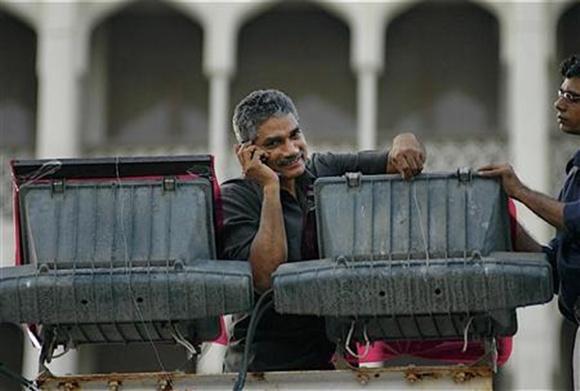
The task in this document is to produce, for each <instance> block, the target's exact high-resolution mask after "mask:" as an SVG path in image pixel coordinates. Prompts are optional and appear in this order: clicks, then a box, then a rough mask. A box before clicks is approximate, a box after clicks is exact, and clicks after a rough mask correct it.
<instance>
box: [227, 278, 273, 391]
mask: <svg viewBox="0 0 580 391" xmlns="http://www.w3.org/2000/svg"><path fill="white" fill-rule="evenodd" d="M272 292H273V290H272V289H268V290H267V291H266V292H264V293H263V294H262V296H260V298H259V299H258V302H257V303H256V305H255V306H254V309H253V310H252V315H251V316H250V324H249V325H248V330H247V331H246V340H245V346H244V356H243V357H242V363H241V365H240V370H239V372H238V378H237V379H236V382H235V384H234V388H233V390H234V391H241V390H243V388H244V385H245V384H246V376H247V374H248V361H249V358H250V349H251V346H252V342H253V341H254V334H255V333H256V328H257V326H258V322H259V321H260V319H261V318H262V316H264V313H265V312H266V311H267V310H268V309H270V308H272V306H273V305H274V303H273V302H272V301H268V302H266V303H265V304H264V306H263V307H262V304H263V303H264V302H265V301H266V299H267V298H268V296H270V295H271V294H272Z"/></svg>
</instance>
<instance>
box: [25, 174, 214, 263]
mask: <svg viewBox="0 0 580 391" xmlns="http://www.w3.org/2000/svg"><path fill="white" fill-rule="evenodd" d="M172 181H173V182H172V184H173V186H175V188H174V189H173V190H166V189H165V188H164V186H165V187H167V185H166V184H165V185H164V183H163V180H162V179H157V180H155V179H150V180H142V179H141V180H139V179H137V180H127V181H122V182H118V181H116V180H103V181H98V180H92V181H90V182H88V183H87V182H86V181H81V182H79V180H75V181H74V182H73V181H67V182H66V183H65V184H63V185H62V188H61V189H56V188H55V184H54V183H51V182H47V183H36V184H34V185H28V186H25V187H23V188H21V189H20V193H19V199H20V210H21V222H22V224H23V227H26V229H25V230H23V232H22V239H23V241H22V243H23V250H24V259H26V260H27V261H28V262H30V263H34V264H43V263H57V264H61V263H68V264H73V263H74V266H75V267H83V265H87V266H92V265H93V264H99V263H103V262H105V263H113V264H118V263H121V264H127V263H129V262H130V263H131V264H132V265H133V266H137V265H140V264H142V265H147V264H148V262H150V261H165V260H180V261H182V262H183V263H184V264H191V262H192V261H193V260H195V259H215V244H214V234H213V224H212V215H211V213H212V205H211V203H212V199H211V187H210V183H209V181H208V180H207V179H205V178H197V179H192V180H176V179H172Z"/></svg>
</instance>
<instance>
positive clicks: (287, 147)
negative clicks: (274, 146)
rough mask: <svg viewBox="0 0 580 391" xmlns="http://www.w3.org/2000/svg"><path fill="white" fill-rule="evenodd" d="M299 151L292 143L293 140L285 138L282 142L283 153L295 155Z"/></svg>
mask: <svg viewBox="0 0 580 391" xmlns="http://www.w3.org/2000/svg"><path fill="white" fill-rule="evenodd" d="M299 151H300V148H298V146H297V145H296V143H294V141H293V140H290V139H288V140H286V142H285V143H284V154H285V155H295V154H297V153H298V152H299Z"/></svg>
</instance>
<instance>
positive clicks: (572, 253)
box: [544, 150, 580, 323]
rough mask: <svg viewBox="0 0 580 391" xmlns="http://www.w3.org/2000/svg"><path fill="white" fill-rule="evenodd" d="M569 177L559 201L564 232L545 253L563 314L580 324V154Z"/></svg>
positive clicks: (571, 164)
mask: <svg viewBox="0 0 580 391" xmlns="http://www.w3.org/2000/svg"><path fill="white" fill-rule="evenodd" d="M566 174H567V176H566V181H565V182H564V186H562V190H561V191H560V195H559V197H558V200H559V201H560V202H563V203H564V229H563V230H561V231H558V232H557V234H556V237H555V238H554V239H552V240H551V241H550V243H549V245H548V246H545V247H544V252H545V253H546V254H547V255H548V260H549V261H550V263H551V264H552V270H553V271H554V288H555V289H556V293H558V304H559V307H560V312H562V314H563V315H564V316H565V317H566V318H568V319H569V320H571V321H572V322H576V323H578V322H579V319H578V312H577V311H578V310H580V308H578V309H576V311H575V306H578V304H580V150H578V151H576V153H575V154H574V156H573V158H572V159H571V160H570V161H569V162H568V164H567V165H566ZM575 312H576V313H575Z"/></svg>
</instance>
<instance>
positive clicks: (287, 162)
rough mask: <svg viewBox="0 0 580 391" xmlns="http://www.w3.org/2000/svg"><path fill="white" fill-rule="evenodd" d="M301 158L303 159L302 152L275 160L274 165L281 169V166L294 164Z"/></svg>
mask: <svg viewBox="0 0 580 391" xmlns="http://www.w3.org/2000/svg"><path fill="white" fill-rule="evenodd" d="M302 157H304V152H300V153H296V154H294V155H290V156H287V157H284V158H282V159H278V160H276V165H277V166H282V167H283V166H288V165H290V164H292V163H294V162H295V161H296V160H298V159H300V158H302Z"/></svg>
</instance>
